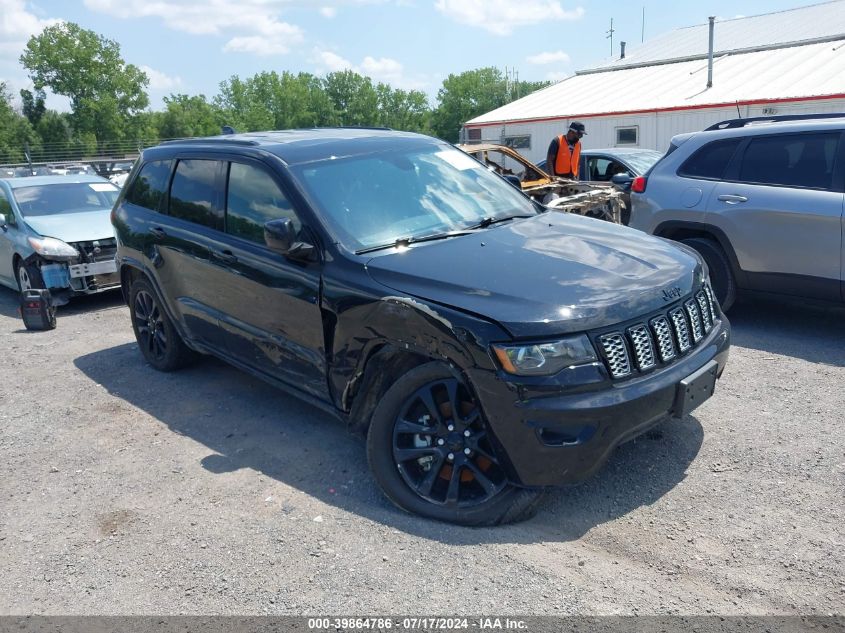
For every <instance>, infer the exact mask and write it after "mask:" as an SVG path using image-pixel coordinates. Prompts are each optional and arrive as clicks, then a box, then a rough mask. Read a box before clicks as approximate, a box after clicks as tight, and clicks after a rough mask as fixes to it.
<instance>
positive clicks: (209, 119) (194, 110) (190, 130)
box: [156, 94, 221, 138]
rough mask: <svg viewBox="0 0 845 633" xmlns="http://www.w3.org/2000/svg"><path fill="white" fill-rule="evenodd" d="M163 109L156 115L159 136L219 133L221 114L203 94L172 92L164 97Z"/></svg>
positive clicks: (173, 136) (190, 135) (174, 136)
mask: <svg viewBox="0 0 845 633" xmlns="http://www.w3.org/2000/svg"><path fill="white" fill-rule="evenodd" d="M164 105H165V108H166V109H165V111H164V112H162V113H160V116H159V117H158V119H159V120H158V121H157V122H156V124H157V130H158V135H159V137H161V138H184V137H192V136H211V135H213V134H219V133H220V125H221V116H220V112H219V110H218V109H217V108H215V107H214V106H213V105H212V104H211V103H209V102H208V101H207V100H206V98H205V95H197V96H195V97H191V96H189V95H186V94H172V95H170V96H169V97H165V98H164Z"/></svg>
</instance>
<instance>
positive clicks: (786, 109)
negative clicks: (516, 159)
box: [461, 0, 845, 162]
mask: <svg viewBox="0 0 845 633" xmlns="http://www.w3.org/2000/svg"><path fill="white" fill-rule="evenodd" d="M708 57H709V23H705V24H702V25H697V26H693V27H687V28H681V29H676V30H675V31H672V32H670V33H667V34H665V35H662V36H660V37H657V38H655V39H653V40H650V41H648V42H646V43H644V44H642V45H641V46H640V47H638V48H636V49H633V50H631V51H630V52H629V53H628V54H627V55H626V56H625V57H624V58H622V57H620V58H615V59H609V60H606V61H604V62H602V63H601V64H598V65H596V66H594V67H592V68H589V69H585V70H581V71H578V72H577V73H576V74H575V75H573V76H571V77H568V78H567V79H564V80H563V81H560V82H558V83H556V84H554V85H552V86H550V87H548V88H545V89H543V90H539V91H537V92H534V93H532V94H530V95H528V96H526V97H523V98H522V99H519V100H517V101H514V102H512V103H509V104H507V105H505V106H503V107H501V108H498V109H496V110H493V111H492V112H488V113H487V114H483V115H481V116H479V117H476V118H474V119H472V120H471V121H468V122H467V123H466V124H465V125H464V129H463V130H462V132H461V135H462V140H463V141H464V142H472V141H474V140H483V141H490V142H499V143H507V144H508V145H511V146H513V147H515V148H516V149H518V150H519V151H520V152H521V153H522V154H524V155H525V156H527V157H528V158H529V159H531V160H533V161H535V162H536V161H539V160H541V159H542V158H545V154H546V150H547V148H548V145H549V141H550V140H551V139H552V138H553V137H554V136H556V135H558V134H561V133H563V132H565V130H566V128H567V127H568V125H569V122H570V121H572V120H578V121H582V122H583V123H584V124H585V125H586V127H587V136H585V137H584V139H582V143H583V146H584V147H585V148H599V147H642V148H645V149H656V150H659V151H664V150H665V149H666V148H667V147H668V145H669V140H670V139H671V138H672V136H674V135H675V134H680V133H683V132H691V131H695V130H702V129H704V128H706V127H708V126H709V125H712V124H713V123H716V122H718V121H722V120H725V119H734V118H738V117H753V116H767V115H773V114H779V115H780V114H799V113H807V112H845V0H835V1H833V2H825V3H822V4H816V5H811V6H807V7H801V8H798V9H791V10H788V11H779V12H777V13H768V14H765V15H758V16H751V17H745V18H736V19H733V20H717V21H716V22H715V28H714V47H713V66H712V75H713V85H712V87H710V88H708V87H707V78H708Z"/></svg>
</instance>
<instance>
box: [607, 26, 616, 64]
mask: <svg viewBox="0 0 845 633" xmlns="http://www.w3.org/2000/svg"><path fill="white" fill-rule="evenodd" d="M614 33H616V31H615V30H614V29H613V18H610V30H609V31H607V37H606V38H605V39H607V38H610V54H611V55H613V34H614Z"/></svg>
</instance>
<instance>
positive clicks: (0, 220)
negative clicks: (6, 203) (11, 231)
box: [0, 213, 9, 231]
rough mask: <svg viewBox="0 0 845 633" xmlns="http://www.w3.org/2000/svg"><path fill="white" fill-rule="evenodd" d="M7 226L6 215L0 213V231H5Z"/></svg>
mask: <svg viewBox="0 0 845 633" xmlns="http://www.w3.org/2000/svg"><path fill="white" fill-rule="evenodd" d="M8 226H9V223H8V222H7V221H6V215H5V214H4V213H0V229H3V231H6V229H7V227H8Z"/></svg>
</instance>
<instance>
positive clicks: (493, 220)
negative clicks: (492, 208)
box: [466, 213, 534, 231]
mask: <svg viewBox="0 0 845 633" xmlns="http://www.w3.org/2000/svg"><path fill="white" fill-rule="evenodd" d="M533 217H534V216H533V215H528V214H524V213H523V214H519V213H517V214H514V215H501V216H499V217H486V218H484V219H482V220H481V221H479V222H478V223H477V224H473V225H472V226H468V227H467V228H466V230H467V231H471V230H473V229H486V228H487V227H488V226H492V225H493V224H499V223H500V222H507V221H508V220H515V219H517V218H533Z"/></svg>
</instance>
